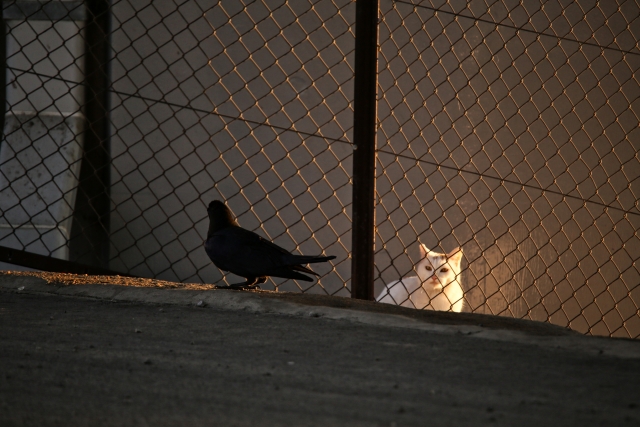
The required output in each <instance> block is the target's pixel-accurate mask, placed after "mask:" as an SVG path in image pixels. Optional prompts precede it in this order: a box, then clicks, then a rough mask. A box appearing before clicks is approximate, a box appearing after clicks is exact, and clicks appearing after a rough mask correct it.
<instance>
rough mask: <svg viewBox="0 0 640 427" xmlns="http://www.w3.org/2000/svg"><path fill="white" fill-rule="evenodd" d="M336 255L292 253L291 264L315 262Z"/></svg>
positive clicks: (332, 257)
mask: <svg viewBox="0 0 640 427" xmlns="http://www.w3.org/2000/svg"><path fill="white" fill-rule="evenodd" d="M334 258H335V256H334V255H331V256H315V255H291V264H313V263H316V262H325V261H330V260H332V259H334Z"/></svg>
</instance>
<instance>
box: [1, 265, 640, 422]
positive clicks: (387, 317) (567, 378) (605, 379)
mask: <svg viewBox="0 0 640 427" xmlns="http://www.w3.org/2000/svg"><path fill="white" fill-rule="evenodd" d="M127 280H130V279H124V278H118V277H113V278H109V277H96V276H94V277H92V276H72V275H51V274H49V275H47V274H45V273H15V274H8V273H5V274H0V342H1V343H2V345H1V346H0V425H1V426H13V425H25V426H31V425H38V426H40V425H45V426H46V425H52V426H55V425H65V426H68V425H91V426H102V425H104V426H112V425H124V426H129V425H212V426H216V425H224V426H227V425H228V426H233V425H236V426H250V425H265V426H280V425H282V426H285V425H286V426H291V425H296V426H306V425H309V426H312V425H313V426H316V425H317V426H340V425H356V426H394V425H395V426H410V425H420V426H422V425H435V426H439V425H451V426H465V425H518V426H520V425H523V426H528V425H531V426H534V425H535V426H539V425H559V426H560V425H561V426H573V425H575V426H590V425H604V426H618V425H621V426H625V425H629V426H635V425H640V386H639V384H640V342H638V341H632V340H621V339H607V338H594V337H585V336H581V335H579V334H576V333H573V332H570V331H567V330H566V329H563V328H559V327H555V326H552V325H547V324H542V323H535V322H528V321H522V320H515V319H506V318H498V317H491V316H483V315H473V314H453V313H434V312H421V311H417V310H410V309H405V308H401V307H394V306H386V305H383V304H375V303H370V302H363V301H353V300H350V299H345V298H332V297H322V296H317V295H316V296H312V295H299V294H277V293H272V292H237V291H229V290H216V289H212V287H211V286H208V287H207V286H202V285H182V284H171V283H167V282H160V281H145V280H142V279H131V280H133V281H130V282H127ZM135 280H138V282H135ZM110 283H117V284H118V285H113V284H110Z"/></svg>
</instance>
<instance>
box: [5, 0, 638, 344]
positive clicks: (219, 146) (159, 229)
mask: <svg viewBox="0 0 640 427" xmlns="http://www.w3.org/2000/svg"><path fill="white" fill-rule="evenodd" d="M415 2H416V4H412V3H410V2H408V1H393V0H380V21H379V44H380V49H379V56H378V72H379V74H378V84H379V89H378V96H379V101H378V119H379V127H378V138H377V139H378V141H377V173H376V175H377V176H376V192H377V201H376V218H377V220H376V221H377V224H376V255H375V266H376V277H377V278H376V280H375V290H376V295H378V294H380V293H382V292H383V289H384V288H385V285H388V284H392V283H394V282H395V281H398V280H399V279H401V278H403V277H404V278H406V277H412V276H417V274H418V272H417V271H416V265H418V267H420V265H421V264H420V259H421V257H422V255H421V252H420V243H422V244H424V245H425V247H426V248H428V249H430V250H433V251H437V252H442V253H445V252H446V253H452V251H454V250H455V249H456V248H457V247H461V248H462V254H463V256H462V258H461V265H460V271H459V272H458V271H457V270H456V269H454V270H456V271H454V273H456V274H457V283H459V284H460V286H461V288H462V293H463V296H462V301H463V304H462V308H461V309H462V310H463V311H472V312H479V313H489V314H496V315H507V316H514V317H524V318H531V319H535V320H542V321H550V322H553V323H557V324H560V325H567V326H570V327H571V328H573V329H576V330H579V331H582V332H588V333H593V334H601V335H614V336H630V337H634V338H635V337H638V336H640V312H639V310H638V307H639V306H640V274H639V273H638V270H639V269H638V262H639V258H640V241H639V236H638V229H639V228H640V210H639V208H640V206H639V203H638V198H639V196H638V195H639V193H640V187H639V185H640V182H639V179H640V178H639V177H640V164H639V162H640V158H639V154H638V153H639V152H640V146H639V145H638V140H639V138H640V133H639V132H640V131H639V130H638V123H639V120H638V117H639V112H638V111H639V110H638V108H640V104H638V102H639V101H638V99H639V93H640V87H639V85H638V78H637V76H636V72H637V70H638V68H639V67H640V49H639V46H638V37H640V20H638V16H639V15H640V11H639V8H638V6H637V5H636V4H635V3H634V2H625V3H623V4H618V3H616V2H607V3H606V4H598V5H595V6H594V4H593V2H587V1H578V2H541V1H538V0H535V1H520V2H507V1H496V2H485V1H480V0H474V1H471V2H462V3H458V2H453V1H444V0H443V1H435V0H434V1H421V2H420V3H419V4H418V1H417V0H415ZM3 18H4V21H5V28H6V32H5V38H6V40H5V43H4V45H6V52H5V56H6V61H5V67H6V76H7V78H6V82H7V84H6V88H5V90H6V94H5V99H6V102H5V115H4V126H3V138H2V142H1V143H0V210H1V216H0V246H3V247H10V248H15V249H19V250H24V251H27V252H30V253H37V254H42V255H47V256H50V257H55V258H60V259H67V260H70V261H73V262H77V263H81V264H84V265H94V266H97V267H102V268H108V269H111V270H113V271H117V272H121V273H128V274H133V275H139V276H145V277H156V278H162V279H167V280H177V281H188V282H205V283H218V282H220V281H222V282H226V281H227V280H228V281H229V282H231V283H234V282H236V281H238V279H237V278H233V277H227V276H226V275H224V274H223V273H222V272H220V271H219V270H218V269H217V268H215V267H214V266H213V265H212V264H211V262H210V261H209V259H208V258H207V255H206V253H205V252H204V249H203V239H204V236H205V235H206V229H207V225H208V219H207V214H206V205H207V204H208V203H209V202H210V201H211V200H213V199H221V200H225V201H226V202H227V204H228V206H229V207H230V208H231V209H232V211H233V212H234V214H235V215H236V216H237V217H238V220H239V223H240V224H241V225H242V226H243V227H245V228H248V229H251V230H256V231H257V232H258V233H260V234H262V235H264V236H265V237H267V238H269V239H271V240H273V241H274V242H276V243H277V244H279V245H281V246H283V247H285V248H287V249H288V250H291V251H297V252H300V253H303V254H317V253H320V252H324V253H326V254H330V255H336V256H337V259H336V260H334V261H333V262H332V265H329V264H325V265H317V266H315V267H314V268H317V271H318V273H320V274H321V276H322V277H321V278H320V280H319V281H318V282H317V283H314V284H313V285H311V286H310V287H309V285H308V284H302V283H297V282H295V281H291V280H287V281H285V280H281V279H272V280H270V281H268V282H267V283H266V284H265V286H264V287H265V288H266V289H280V290H292V291H303V292H321V293H327V294H331V295H343V296H347V295H348V294H349V289H350V279H351V277H350V275H351V265H350V253H351V246H352V242H351V199H352V194H351V182H352V164H351V163H352V155H353V149H354V147H353V145H352V143H351V142H352V135H351V132H352V123H353V108H352V104H353V78H354V64H353V59H354V46H355V43H354V41H355V40H354V38H355V34H354V30H355V3H354V2H351V1H348V0H333V1H331V0H319V1H315V0H300V1H297V0H296V1H295V2H285V1H283V0H279V1H275V0H263V1H251V2H240V1H236V0H218V1H213V2H210V1H196V0H185V1H179V0H175V1H173V0H156V1H153V2H152V1H135V2H133V1H131V0H113V1H110V2H109V1H105V0H92V1H86V2H83V1H66V2H60V1H20V0H12V1H4V2H3ZM423 250H424V249H423ZM454 258H455V257H453V256H452V257H451V259H454ZM229 276H230V275H229ZM409 281H410V280H409ZM404 282H407V284H408V281H407V280H405V281H403V282H401V286H403V287H405V288H409V287H410V286H405V285H406V284H405V283H404ZM417 284H418V287H419V288H420V289H418V290H416V292H414V293H411V292H406V294H407V295H406V296H404V297H403V298H400V299H397V300H396V301H392V302H395V303H397V304H403V305H408V306H414V307H415V306H417V308H424V307H425V305H426V304H423V303H418V302H417V301H418V300H419V298H418V296H419V294H421V293H422V294H424V287H423V286H424V282H423V281H422V279H420V281H419V282H417ZM410 293H411V295H409V294H410ZM421 298H422V297H421ZM421 301H422V300H421ZM455 302H456V301H450V304H452V303H455ZM427 308H429V307H427ZM453 308H454V310H455V309H458V308H459V305H458V306H456V307H453Z"/></svg>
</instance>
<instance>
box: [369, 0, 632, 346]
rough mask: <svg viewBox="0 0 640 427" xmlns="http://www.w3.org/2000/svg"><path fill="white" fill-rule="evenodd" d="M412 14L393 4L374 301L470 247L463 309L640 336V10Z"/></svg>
mask: <svg viewBox="0 0 640 427" xmlns="http://www.w3.org/2000/svg"><path fill="white" fill-rule="evenodd" d="M414 3H416V4H413V3H411V2H409V1H391V0H381V3H380V7H381V17H382V20H381V25H380V64H379V96H380V102H379V106H378V117H379V124H380V128H379V133H378V153H377V154H378V157H377V161H378V172H377V181H376V185H377V194H378V204H377V211H376V218H377V231H376V233H377V234H376V238H377V240H376V266H377V267H378V268H377V274H378V278H379V279H378V281H377V286H376V288H377V289H378V290H379V291H380V290H381V289H382V287H383V285H384V284H388V283H392V282H393V281H394V280H398V279H399V278H401V277H407V276H416V273H415V272H413V270H414V265H416V264H417V263H418V261H419V259H420V254H419V245H418V242H421V243H422V244H424V245H425V246H427V247H428V248H429V249H431V250H436V251H438V252H450V251H452V250H454V249H455V248H457V247H461V248H462V252H463V254H464V256H463V259H462V265H461V270H460V275H459V277H458V279H459V280H458V282H459V284H460V285H461V286H462V288H463V290H464V306H465V308H464V310H465V311H472V312H476V313H488V314H498V315H507V316H513V317H524V318H529V319H534V320H542V321H550V322H553V323H556V324H560V325H566V326H570V327H571V328H573V329H576V330H578V331H581V332H589V333H593V334H601V335H614V336H625V337H629V336H630V337H638V336H640V316H639V314H640V312H639V311H638V307H639V306H640V275H639V274H638V262H639V259H640V240H639V236H638V229H639V226H640V210H639V208H640V204H639V202H638V199H639V198H640V158H639V151H640V145H639V143H640V130H639V129H638V124H639V119H638V118H639V117H640V100H639V95H640V86H639V84H638V83H639V82H638V71H639V70H640V49H639V46H638V40H639V37H640V18H639V16H640V9H639V8H638V5H637V4H636V3H635V2H624V3H618V2H613V1H612V2H604V3H598V4H597V5H596V4H594V2H589V1H577V2H537V1H520V2H506V1H495V2H485V1H481V0H478V1H470V2H445V1H421V2H418V1H415V2H414ZM418 3H419V4H418ZM450 264H452V265H453V264H454V262H451V263H450ZM454 267H455V266H454ZM454 269H455V268H454ZM405 282H410V281H407V280H405ZM404 285H405V286H406V287H407V288H410V286H411V283H405V284H404ZM445 289H446V288H445ZM409 290H410V289H409ZM409 293H410V292H409ZM419 294H420V292H416V293H414V294H412V295H411V296H409V295H407V292H405V293H404V294H399V293H397V295H400V298H397V299H398V301H396V303H398V304H403V305H407V306H419V305H422V306H424V305H425V303H424V299H421V298H420V295H419ZM453 295H460V297H461V294H455V293H453ZM454 302H455V301H451V302H450V304H449V305H451V304H453V303H454ZM418 308H421V307H418Z"/></svg>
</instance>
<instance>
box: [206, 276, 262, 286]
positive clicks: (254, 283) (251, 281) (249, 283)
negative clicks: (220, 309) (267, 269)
mask: <svg viewBox="0 0 640 427" xmlns="http://www.w3.org/2000/svg"><path fill="white" fill-rule="evenodd" d="M261 279H264V280H262V281H261ZM266 280H267V278H266V277H247V281H246V282H242V283H234V284H233V285H229V286H218V285H216V288H218V289H254V288H256V287H257V286H258V285H257V284H258V283H264V282H266Z"/></svg>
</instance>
